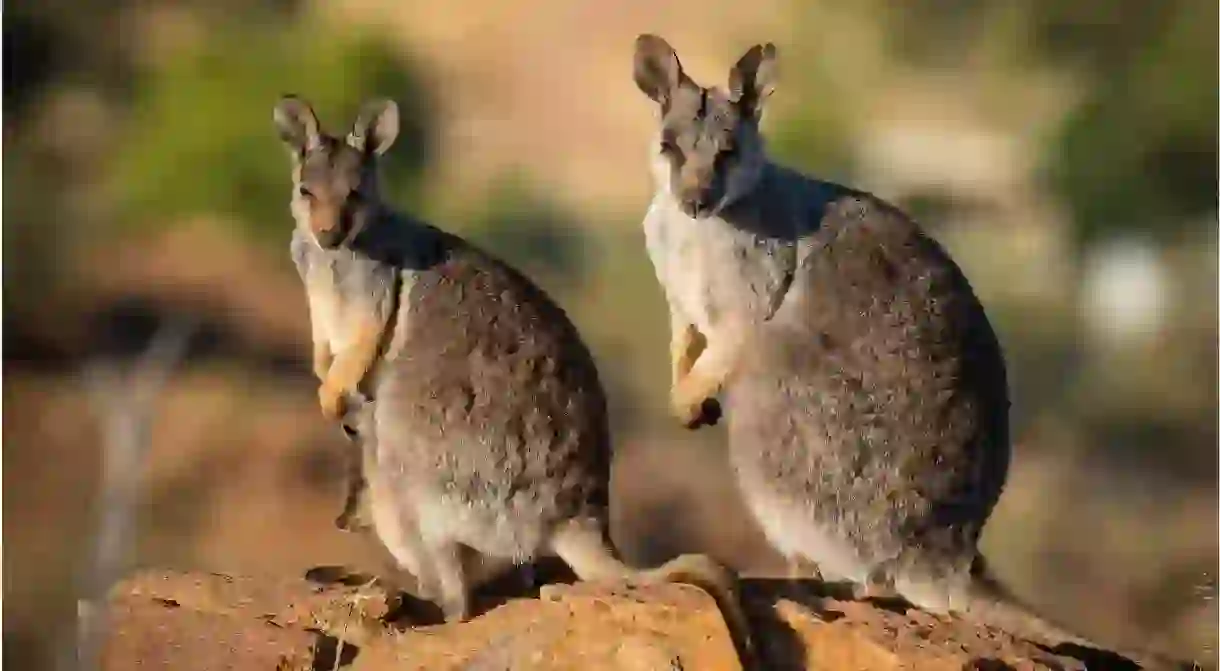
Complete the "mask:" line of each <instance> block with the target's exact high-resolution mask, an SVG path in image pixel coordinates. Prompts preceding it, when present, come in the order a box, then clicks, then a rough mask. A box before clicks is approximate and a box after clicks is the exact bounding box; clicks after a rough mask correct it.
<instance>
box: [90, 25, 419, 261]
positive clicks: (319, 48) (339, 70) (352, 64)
mask: <svg viewBox="0 0 1220 671" xmlns="http://www.w3.org/2000/svg"><path fill="white" fill-rule="evenodd" d="M322 31H325V32H327V33H329V34H331V35H332V38H331V39H325V40H319V39H317V38H316V36H317V35H318V34H319V33H320V32H322ZM286 93H294V94H297V95H301V96H303V97H304V98H306V99H307V100H309V101H310V102H311V103H312V104H313V105H314V108H315V110H316V111H317V113H318V116H319V119H320V121H321V123H322V126H323V128H324V129H326V130H327V131H329V132H331V133H332V134H342V133H345V132H346V131H347V127H348V124H350V123H352V121H353V120H354V119H355V114H356V111H357V109H358V107H359V105H360V103H361V102H362V101H363V100H364V99H366V98H368V97H373V96H388V97H392V98H394V99H395V100H396V101H397V102H398V104H399V108H400V114H401V122H400V123H401V132H400V135H399V137H398V141H397V142H396V144H395V145H394V147H393V148H392V149H391V151H390V152H389V153H388V154H387V156H386V161H385V166H386V167H385V170H384V179H385V180H386V187H385V188H386V191H387V192H388V193H391V194H394V196H395V197H396V198H411V197H412V196H413V195H414V194H416V193H418V190H419V186H420V180H421V175H422V172H423V169H424V167H425V166H426V165H427V163H428V161H429V158H430V152H431V150H432V138H433V136H434V129H433V127H432V126H433V122H432V109H431V104H430V100H429V98H428V90H427V88H426V87H425V85H424V83H423V82H422V80H421V78H420V76H419V75H418V74H417V73H416V72H415V70H414V69H413V67H412V64H411V63H407V62H404V61H403V60H402V59H401V57H400V56H399V55H398V53H396V52H395V51H394V50H392V49H391V48H389V47H388V46H387V45H386V44H384V43H383V42H382V41H381V40H380V39H378V37H377V36H375V35H374V34H372V33H365V32H339V33H337V34H336V32H335V31H334V30H333V29H332V28H329V27H323V26H319V25H317V19H312V20H311V19H297V20H294V21H290V22H286V23H285V22H281V23H278V24H275V25H274V26H270V27H269V26H267V25H264V24H254V26H253V27H252V26H251V24H249V23H243V22H238V21H227V22H224V23H223V24H221V25H220V26H218V27H216V28H215V29H214V32H213V33H212V34H211V35H210V36H209V39H207V40H203V41H200V42H198V43H196V44H191V45H187V46H184V47H182V48H181V49H178V50H177V51H176V52H174V53H173V54H171V56H170V57H169V58H167V59H165V60H162V61H158V62H157V63H155V64H154V65H153V66H152V67H151V68H150V69H149V70H148V71H147V72H144V73H142V76H141V77H140V79H139V82H138V87H137V90H136V95H135V100H134V102H133V105H132V109H131V111H130V117H129V122H128V125H127V127H126V128H127V130H126V133H125V135H124V137H123V139H122V141H121V142H120V144H119V150H118V152H117V153H116V154H115V161H114V162H115V165H114V177H115V182H114V184H113V185H112V186H113V187H114V188H115V194H114V195H115V202H116V205H117V207H118V210H119V214H120V216H121V217H122V218H123V219H124V220H125V221H129V222H133V223H141V224H149V223H151V224H156V225H164V224H165V223H167V222H169V221H172V220H173V219H175V218H178V217H182V216H183V215H190V214H197V213H204V212H209V213H219V214H222V215H228V216H229V217H230V218H231V219H232V220H233V221H235V222H237V223H239V224H240V225H242V226H244V227H246V229H247V230H248V232H251V233H253V234H255V235H256V237H261V238H264V239H266V238H269V237H271V236H274V239H275V240H282V239H283V232H284V230H285V229H286V228H287V226H288V218H289V216H290V215H289V213H288V198H289V191H290V188H291V186H290V172H289V170H290V163H289V157H288V154H287V151H286V150H285V149H284V148H283V147H282V146H281V145H280V143H279V140H278V138H277V136H276V134H275V130H274V127H273V126H272V123H271V111H272V108H273V106H274V105H275V103H276V101H277V100H278V98H279V97H280V96H281V95H282V94H286Z"/></svg>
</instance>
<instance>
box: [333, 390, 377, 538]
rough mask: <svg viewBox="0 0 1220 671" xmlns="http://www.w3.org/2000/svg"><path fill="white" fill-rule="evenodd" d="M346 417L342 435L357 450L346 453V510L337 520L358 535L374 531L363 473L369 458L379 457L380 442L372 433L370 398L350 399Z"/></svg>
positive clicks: (342, 526) (336, 524)
mask: <svg viewBox="0 0 1220 671" xmlns="http://www.w3.org/2000/svg"><path fill="white" fill-rule="evenodd" d="M343 406H344V414H343V417H342V422H341V423H340V425H341V428H342V429H343V435H344V436H346V437H347V439H348V441H349V442H350V443H351V444H352V447H353V448H354V449H350V450H346V454H345V456H346V457H347V463H346V469H345V470H344V484H345V486H346V491H345V493H344V498H343V510H342V511H341V512H340V513H339V516H338V517H336V518H335V526H336V527H338V528H339V529H341V530H343V531H349V532H353V533H359V532H364V531H369V530H371V529H372V526H373V524H372V518H371V517H369V515H370V513H369V509H368V495H367V492H368V480H367V479H365V477H364V474H365V473H366V472H368V471H369V470H370V464H369V461H370V459H373V458H375V457H376V454H377V452H376V450H377V443H376V440H375V436H374V434H373V433H372V431H371V428H372V417H373V406H372V401H371V400H369V399H364V398H361V399H357V400H356V401H354V402H353V401H352V400H351V399H350V398H349V399H348V400H346V401H345V402H344V404H343Z"/></svg>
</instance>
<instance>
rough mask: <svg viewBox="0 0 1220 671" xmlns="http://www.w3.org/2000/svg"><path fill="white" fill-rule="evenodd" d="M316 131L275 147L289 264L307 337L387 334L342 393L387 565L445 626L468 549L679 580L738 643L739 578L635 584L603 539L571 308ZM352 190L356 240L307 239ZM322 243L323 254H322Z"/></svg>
mask: <svg viewBox="0 0 1220 671" xmlns="http://www.w3.org/2000/svg"><path fill="white" fill-rule="evenodd" d="M292 101H298V99H295V98H289V99H287V100H286V102H282V103H281V105H280V106H279V107H277V114H276V117H277V123H278V121H279V119H281V117H283V118H304V119H306V120H308V119H310V118H313V114H312V111H303V110H302V109H301V107H300V105H301V104H303V103H299V101H298V102H292ZM282 108H283V109H284V112H283V113H281V111H280V110H281V109H282ZM366 109H380V110H383V111H384V110H385V109H387V108H386V107H385V106H384V105H383V106H381V107H379V108H378V107H366ZM305 110H308V106H307V105H306V106H305ZM288 112H293V113H294V114H289V113H288ZM376 114H378V113H377V112H374V116H376ZM364 118H365V117H364V116H363V115H362V119H364ZM313 123H314V124H315V125H316V120H315V121H314V122H313ZM362 123H363V122H362ZM287 125H289V126H290V129H291V128H295V127H296V125H292V124H287ZM303 125H304V126H305V127H308V125H309V122H308V121H306V123H305V124H303ZM359 125H360V124H358V126H359ZM370 127H380V126H379V124H377V123H374V124H372V126H370ZM316 132H317V134H318V137H317V139H316V141H313V142H312V143H311V142H310V141H309V140H308V138H309V133H308V132H288V133H285V135H287V136H288V137H290V138H294V137H298V136H303V137H305V138H306V141H305V144H303V145H301V146H302V147H303V149H296V148H295V147H296V145H290V147H292V148H293V156H294V166H295V170H294V178H295V179H294V181H295V182H296V184H295V185H294V186H295V187H296V190H295V191H294V197H293V213H294V216H295V218H296V219H297V224H298V225H297V229H296V231H295V233H294V235H293V242H292V246H291V249H292V256H293V259H294V262H295V264H296V266H297V268H298V272H299V273H300V275H301V278H302V279H303V281H304V283H305V286H306V291H307V293H308V294H309V299H310V318H311V321H312V322H313V324H314V333H315V337H317V336H319V335H320V336H321V337H322V338H323V340H326V341H330V342H338V343H339V344H340V345H345V344H350V343H352V342H356V343H363V344H364V345H366V346H367V345H368V344H369V342H371V341H369V340H368V338H367V334H366V335H364V336H362V335H361V333H365V331H364V330H363V329H367V328H368V325H369V324H377V325H379V328H380V329H381V330H382V331H384V333H383V334H382V336H381V337H380V338H379V340H380V342H379V343H378V345H379V346H378V351H377V355H376V357H375V363H376V365H373V366H370V368H369V370H368V371H367V374H365V371H364V370H360V371H359V373H360V374H361V375H363V377H361V378H359V384H358V385H357V384H355V383H354V382H353V380H352V379H345V381H344V383H343V384H342V385H339V386H341V387H343V389H342V391H343V392H345V393H346V394H348V395H350V394H352V393H355V392H358V393H359V394H360V395H361V396H363V397H364V398H366V399H371V406H372V407H371V410H370V411H369V412H370V414H369V415H368V416H363V419H361V417H362V416H361V415H360V414H359V413H357V415H356V416H355V418H354V420H355V421H356V423H357V424H358V425H360V424H361V423H362V422H363V424H364V426H363V427H362V428H358V431H360V432H361V433H363V434H365V435H367V436H368V438H369V439H370V440H369V441H366V442H363V443H361V444H362V445H364V446H365V448H367V449H370V450H371V452H372V454H370V455H368V456H367V458H365V459H364V463H365V464H366V466H368V468H367V470H366V472H365V478H366V479H367V486H368V490H367V496H368V504H369V512H370V517H371V518H372V524H373V527H374V530H375V532H376V534H377V536H378V537H379V538H380V539H381V541H382V543H383V544H384V545H385V546H386V548H387V549H388V550H389V552H390V553H391V554H392V555H393V556H394V557H395V559H396V560H397V562H398V564H399V565H400V566H401V567H402V568H403V569H405V570H407V571H409V572H410V573H412V574H413V575H414V576H415V577H416V578H417V580H418V582H419V583H420V585H421V588H422V590H423V591H424V592H425V593H428V594H430V595H433V596H434V597H436V598H437V599H438V600H439V601H440V603H441V606H442V608H443V609H444V611H445V614H446V617H447V618H448V619H450V620H462V619H465V618H466V617H467V616H468V615H469V607H468V600H469V597H468V590H467V584H468V576H467V575H466V568H465V566H464V562H463V560H462V554H463V548H468V549H471V550H474V551H476V552H478V553H480V554H482V555H484V556H485V557H490V558H492V559H496V560H509V561H512V562H517V563H525V562H528V561H530V560H532V559H535V558H537V557H539V556H542V555H557V556H559V557H560V558H561V559H563V560H564V561H565V562H566V563H567V564H568V565H569V566H570V567H571V568H572V569H573V571H574V572H575V573H576V574H577V575H578V576H579V577H580V578H581V579H584V580H607V579H629V580H645V581H679V582H690V583H692V584H696V585H699V586H700V587H703V588H705V589H707V590H708V591H709V592H710V593H711V594H712V595H713V596H714V597H716V598H717V600H718V602H719V603H720V605H721V607H722V608H723V609H724V610H725V615H726V617H727V618H728V620H729V622H730V627H733V628H734V631H735V635H736V636H737V637H738V641H739V642H742V643H743V644H745V645H748V629H747V628H745V627H744V622H745V620H744V617H742V616H741V615H740V612H739V606H738V604H737V603H736V600H735V598H736V597H735V587H734V584H735V583H734V580H733V578H732V576H731V574H729V573H728V572H727V571H726V570H725V569H724V568H723V567H721V566H720V565H719V564H716V563H715V562H714V561H712V560H710V559H708V558H706V557H702V556H701V555H684V556H682V557H678V558H677V559H674V560H672V561H671V562H669V563H667V564H665V565H663V566H661V567H659V568H657V569H652V570H648V571H638V570H635V569H632V568H630V567H628V566H627V565H625V564H624V563H623V562H622V561H621V560H620V559H619V558H618V553H617V551H616V550H615V548H614V546H613V544H612V543H611V541H610V538H609V535H608V519H609V501H608V496H609V481H610V462H611V457H612V455H611V445H610V432H609V424H608V417H607V411H606V399H605V394H604V391H603V389H602V385H601V382H600V380H599V378H598V372H597V368H596V366H595V365H594V362H593V357H592V356H591V354H590V353H589V351H588V349H587V348H586V347H585V345H584V343H583V342H582V340H581V338H580V335H579V334H578V333H577V331H576V328H575V327H574V326H573V325H572V323H571V322H570V321H569V319H568V318H567V316H566V314H565V313H564V311H563V310H562V309H561V308H560V307H559V306H558V305H556V304H555V303H554V302H553V301H552V300H551V299H550V298H549V297H548V296H547V295H546V293H545V292H543V291H542V290H541V289H540V288H539V287H537V286H536V285H535V284H533V283H532V282H531V281H530V280H529V279H528V278H526V277H525V276H524V275H522V274H520V273H519V272H517V271H516V270H514V269H513V268H511V267H510V266H509V265H507V264H505V263H503V262H501V261H499V260H498V259H496V258H495V257H493V256H491V255H490V254H487V253H485V252H483V251H481V250H479V249H477V248H476V247H474V246H473V245H471V244H469V243H467V242H466V241H464V240H462V239H461V238H459V237H457V236H454V235H451V234H449V233H446V232H444V231H441V230H439V229H437V228H435V227H433V226H430V225H428V224H425V223H423V222H421V221H417V220H415V219H413V218H411V217H409V216H406V215H403V214H400V213H394V212H392V211H390V209H389V208H388V206H386V205H384V204H383V203H382V202H381V201H380V200H379V199H377V198H375V197H373V196H374V195H375V194H376V193H377V190H376V182H375V180H376V169H375V168H376V158H377V152H376V151H370V150H368V149H362V148H359V147H357V146H356V145H357V144H358V143H353V142H351V141H350V140H348V141H341V140H338V139H336V138H334V137H331V136H328V135H326V134H325V133H324V132H323V131H321V130H318V131H316ZM349 137H350V136H349ZM381 145H382V141H381V140H378V146H379V147H380V146H381ZM311 147H312V148H311ZM301 186H305V187H306V188H307V189H309V190H310V191H311V195H312V198H310V197H304V196H302V195H301V194H300V187H301ZM357 190H358V191H359V192H361V193H362V194H363V197H361V198H359V199H358V201H357V203H356V207H358V208H361V209H364V210H365V211H364V212H363V213H362V215H361V221H360V222H359V223H358V225H352V226H349V225H347V224H345V223H340V224H336V225H334V226H332V225H331V222H325V223H324V224H323V225H319V224H318V222H317V219H318V218H319V215H318V212H316V211H314V208H313V207H312V206H316V205H317V204H318V203H319V202H324V201H327V200H330V201H333V203H341V202H343V200H344V199H345V198H348V197H349V194H350V193H352V192H355V191H357ZM332 209H333V208H332ZM336 227H337V228H338V229H339V230H340V232H339V233H338V234H335V235H331V234H330V233H328V231H330V230H331V229H332V228H336ZM319 232H321V233H322V234H323V235H322V236H321V237H325V238H326V240H327V241H328V242H333V243H334V244H333V245H324V244H321V243H322V240H320V239H319ZM353 324H362V326H353ZM353 332H355V333H356V335H354V336H353V335H352V333H353ZM344 356H348V355H346V354H344V353H343V352H337V353H336V354H335V363H334V364H333V366H332V367H331V370H322V371H321V372H320V377H323V378H325V379H329V378H330V377H333V376H334V371H333V368H334V367H338V366H340V363H338V362H339V359H340V357H344ZM325 358H326V357H325V356H322V357H321V359H322V360H323V363H325ZM354 360H356V359H354V358H350V359H349V361H354ZM319 368H326V366H319ZM353 370H354V369H353ZM327 384H328V383H327V382H324V383H323V387H324V388H325V387H326V386H327ZM348 386H356V387H357V388H356V389H349V388H347V387H348ZM332 391H334V390H333V389H332ZM324 405H325V403H324ZM357 442H359V441H357Z"/></svg>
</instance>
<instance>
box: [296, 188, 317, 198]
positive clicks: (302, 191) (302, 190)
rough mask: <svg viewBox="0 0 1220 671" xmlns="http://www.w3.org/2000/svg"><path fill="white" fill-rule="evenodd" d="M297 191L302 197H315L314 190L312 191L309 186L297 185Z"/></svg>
mask: <svg viewBox="0 0 1220 671" xmlns="http://www.w3.org/2000/svg"><path fill="white" fill-rule="evenodd" d="M297 193H299V194H301V197H302V198H313V191H310V190H309V189H308V188H307V187H304V186H302V187H297Z"/></svg>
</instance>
